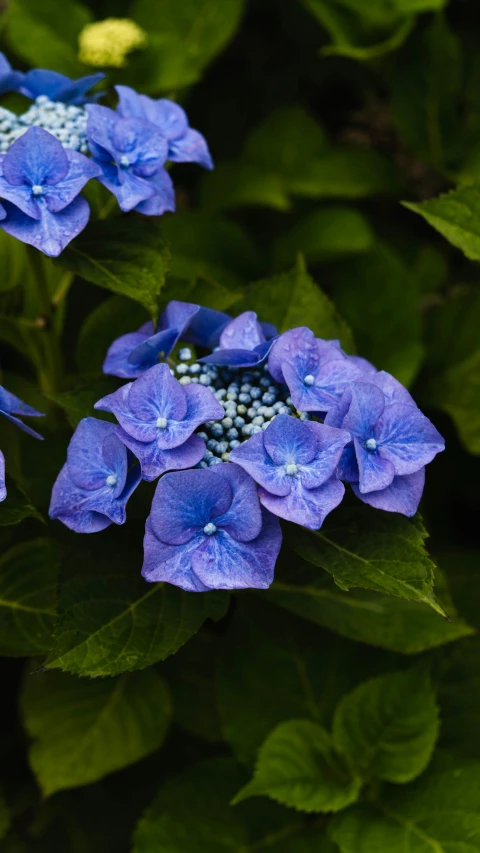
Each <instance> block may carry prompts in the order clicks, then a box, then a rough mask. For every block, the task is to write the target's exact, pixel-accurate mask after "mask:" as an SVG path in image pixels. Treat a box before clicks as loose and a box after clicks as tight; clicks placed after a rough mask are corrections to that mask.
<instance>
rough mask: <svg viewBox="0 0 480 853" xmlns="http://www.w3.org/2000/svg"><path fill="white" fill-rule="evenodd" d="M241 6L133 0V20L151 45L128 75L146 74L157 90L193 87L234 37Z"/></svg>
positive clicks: (227, 1)
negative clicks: (145, 32) (192, 84)
mask: <svg viewBox="0 0 480 853" xmlns="http://www.w3.org/2000/svg"><path fill="white" fill-rule="evenodd" d="M243 6H244V2H243V0H184V2H182V3H176V2H175V0H135V2H134V3H133V5H132V7H131V9H130V16H131V17H132V18H133V19H134V20H135V21H136V22H137V24H140V26H141V27H143V28H144V29H145V30H146V31H147V32H148V34H149V46H148V47H147V49H146V50H145V51H142V52H141V54H139V55H138V56H137V57H132V60H131V62H130V63H129V75H131V74H132V73H133V74H134V75H136V76H141V75H142V73H143V75H144V79H145V81H146V82H147V84H148V85H147V88H148V89H149V90H153V91H154V92H157V91H158V90H161V91H164V92H170V91H172V90H175V89H178V88H181V87H183V86H188V85H190V84H191V83H195V81H196V80H198V79H199V77H200V76H201V74H202V71H203V70H204V68H205V67H206V66H207V65H208V64H209V63H210V62H211V61H212V60H213V59H214V58H215V56H216V55H217V54H218V53H219V52H220V51H221V50H222V49H223V48H224V47H225V46H226V44H227V43H228V41H229V40H230V39H231V38H232V36H233V34H234V33H235V30H236V29H237V26H238V24H239V21H240V17H241V14H242V11H243ZM127 79H128V78H127Z"/></svg>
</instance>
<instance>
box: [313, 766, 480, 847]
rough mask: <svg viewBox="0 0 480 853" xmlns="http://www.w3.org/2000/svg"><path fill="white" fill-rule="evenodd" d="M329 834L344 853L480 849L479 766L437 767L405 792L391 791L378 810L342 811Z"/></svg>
mask: <svg viewBox="0 0 480 853" xmlns="http://www.w3.org/2000/svg"><path fill="white" fill-rule="evenodd" d="M330 835H331V837H332V839H333V840H334V841H335V842H336V843H337V844H338V846H339V848H340V851H341V853H373V851H377V850H378V851H382V853H383V851H387V850H388V853H405V851H407V850H408V851H409V853H478V851H479V850H480V764H479V763H476V762H471V763H469V764H465V765H463V766H462V765H459V766H454V767H452V768H450V769H446V770H439V771H437V772H435V771H432V772H429V773H428V774H427V775H424V776H422V777H421V779H419V780H417V782H415V783H414V784H413V785H411V786H409V787H408V788H406V789H405V790H402V789H400V790H399V789H395V788H394V789H390V790H389V791H388V792H386V794H385V796H382V799H381V801H380V803H379V804H378V808H375V807H373V806H372V807H368V806H364V807H355V808H353V809H349V810H348V811H346V812H345V813H344V814H341V815H337V816H336V817H335V819H334V821H333V824H332V826H331V829H330Z"/></svg>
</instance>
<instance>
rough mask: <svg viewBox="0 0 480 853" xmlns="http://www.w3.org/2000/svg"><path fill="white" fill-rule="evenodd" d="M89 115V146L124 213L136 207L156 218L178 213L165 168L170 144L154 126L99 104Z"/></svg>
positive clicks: (104, 182) (89, 110)
mask: <svg viewBox="0 0 480 853" xmlns="http://www.w3.org/2000/svg"><path fill="white" fill-rule="evenodd" d="M87 113H88V121H87V138H88V144H89V147H90V150H91V152H92V154H93V158H94V160H95V161H96V163H98V165H99V166H100V167H101V170H102V172H101V175H100V177H99V180H100V181H101V183H102V184H104V185H105V186H106V187H107V189H109V190H110V192H111V193H113V195H114V196H115V197H116V199H117V201H118V204H119V206H120V208H121V210H123V211H129V210H133V209H134V208H135V209H136V210H139V211H140V212H142V213H148V214H150V215H155V216H159V215H160V214H162V213H165V211H167V210H175V196H174V191H173V184H172V180H171V178H170V176H169V174H168V172H166V171H165V169H164V168H163V166H164V163H165V160H166V158H167V153H168V143H167V140H166V139H165V137H164V136H162V135H161V134H160V133H159V132H158V130H157V128H156V127H155V125H153V124H152V123H151V122H149V121H146V120H144V119H141V118H122V117H121V116H119V115H118V113H116V112H115V111H114V110H110V109H109V108H108V107H101V106H98V105H97V104H89V105H88V106H87ZM146 202H149V204H148V205H145V203H146ZM142 203H143V206H142Z"/></svg>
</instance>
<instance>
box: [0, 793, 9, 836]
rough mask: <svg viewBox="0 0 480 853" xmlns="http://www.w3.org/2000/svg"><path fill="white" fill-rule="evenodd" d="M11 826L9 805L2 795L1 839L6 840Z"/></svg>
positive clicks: (0, 805) (0, 815)
mask: <svg viewBox="0 0 480 853" xmlns="http://www.w3.org/2000/svg"><path fill="white" fill-rule="evenodd" d="M9 826H10V815H9V813H8V809H7V804H6V802H5V799H4V797H3V794H0V839H2V838H4V836H5V835H6V833H7V830H8V827H9Z"/></svg>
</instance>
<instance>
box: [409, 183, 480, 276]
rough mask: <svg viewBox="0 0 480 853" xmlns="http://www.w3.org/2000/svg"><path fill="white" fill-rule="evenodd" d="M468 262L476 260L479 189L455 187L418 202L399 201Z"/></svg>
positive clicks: (479, 226)
mask: <svg viewBox="0 0 480 853" xmlns="http://www.w3.org/2000/svg"><path fill="white" fill-rule="evenodd" d="M403 204H404V206H405V207H408V209H409V210H412V211H413V212H414V213H419V214H420V216H423V218H424V219H426V220H427V222H428V223H429V225H432V226H433V228H436V230H437V231H439V232H440V234H442V235H443V236H444V237H445V239H446V240H448V241H449V242H450V243H452V245H453V246H456V247H457V249H461V250H462V252H463V253H464V254H465V255H466V256H467V258H470V260H472V261H479V260H480V188H479V187H477V186H472V187H459V188H458V189H456V190H452V191H451V192H449V193H445V195H441V196H438V198H431V199H428V201H422V202H420V203H416V204H414V203H412V202H403Z"/></svg>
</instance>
